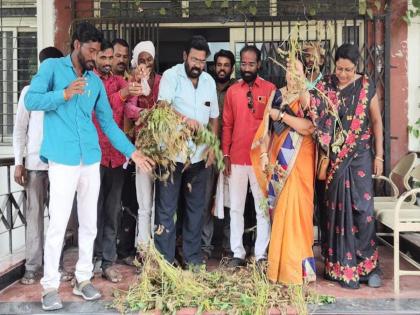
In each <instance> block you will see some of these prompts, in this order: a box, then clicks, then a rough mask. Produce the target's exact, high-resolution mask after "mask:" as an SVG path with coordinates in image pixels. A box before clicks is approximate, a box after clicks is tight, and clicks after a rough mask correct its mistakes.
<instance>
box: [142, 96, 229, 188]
mask: <svg viewBox="0 0 420 315" xmlns="http://www.w3.org/2000/svg"><path fill="white" fill-rule="evenodd" d="M136 126H140V127H141V129H140V132H139V133H138V135H137V138H136V147H137V148H140V149H141V150H142V152H143V153H144V154H145V155H147V156H149V157H150V158H151V159H153V161H155V163H156V164H157V165H158V166H159V167H156V168H155V170H154V176H155V178H157V179H159V180H162V181H167V180H170V179H171V175H172V173H173V172H174V170H175V166H176V159H177V157H178V156H185V157H186V158H187V163H186V165H187V166H188V164H189V163H190V162H189V161H190V158H191V156H192V155H193V154H194V153H195V151H193V150H191V148H190V147H189V146H188V144H189V142H191V141H192V142H194V143H195V144H196V145H200V144H203V145H206V146H207V147H208V149H207V150H206V152H205V156H204V158H207V155H208V154H209V152H210V151H213V153H214V155H215V158H216V165H217V167H218V168H219V169H223V154H222V153H221V150H220V143H219V139H218V138H217V136H216V135H215V134H214V133H213V132H212V131H211V130H210V129H209V127H208V126H201V127H200V128H199V129H198V130H196V131H193V130H191V129H190V128H189V127H188V125H187V124H186V123H185V121H184V120H183V119H182V118H181V116H180V115H179V114H177V113H176V112H175V111H174V109H173V108H172V106H171V105H170V104H169V103H168V102H166V101H159V102H157V103H156V104H155V106H154V107H153V108H151V109H150V110H143V111H142V112H141V114H140V118H139V119H138V121H137V122H136Z"/></svg>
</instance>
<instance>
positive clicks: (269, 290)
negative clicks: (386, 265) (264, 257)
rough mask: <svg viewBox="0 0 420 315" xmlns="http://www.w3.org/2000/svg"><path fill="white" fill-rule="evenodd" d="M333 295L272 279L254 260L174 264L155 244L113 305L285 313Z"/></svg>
mask: <svg viewBox="0 0 420 315" xmlns="http://www.w3.org/2000/svg"><path fill="white" fill-rule="evenodd" d="M333 301H334V300H333V298H331V297H328V298H326V297H323V296H320V295H318V294H317V293H315V292H314V291H313V290H312V289H310V288H309V287H308V286H307V285H303V286H294V287H293V288H292V287H290V288H288V287H286V286H282V285H279V284H273V283H271V282H270V281H269V280H268V278H267V277H266V275H265V272H263V271H262V270H261V268H260V267H258V266H257V265H256V264H255V261H253V262H251V263H250V264H249V265H248V267H247V268H241V269H239V270H236V271H235V272H232V270H229V269H225V268H224V267H223V266H221V267H220V268H219V269H217V270H215V271H211V272H207V271H206V270H205V269H204V268H202V269H200V270H195V272H192V271H188V270H186V271H185V270H182V269H180V268H176V267H174V266H173V265H171V264H169V263H168V262H167V261H166V260H165V259H164V258H163V256H162V255H161V254H160V253H159V252H158V251H157V250H156V248H154V247H153V245H151V246H150V247H149V249H148V251H147V253H146V256H145V260H144V263H143V265H142V270H141V274H140V275H139V276H138V279H137V282H136V283H134V284H133V285H131V286H130V288H129V289H128V290H127V291H122V290H119V291H115V299H114V302H113V305H112V306H113V307H115V308H116V309H117V310H118V311H119V312H121V313H126V312H136V311H141V312H142V314H143V313H145V312H149V311H154V310H159V311H160V313H161V314H176V312H177V311H178V310H180V309H182V308H184V307H195V308H197V311H196V314H202V313H203V312H210V313H212V312H215V313H218V312H219V313H220V312H222V313H224V314H229V315H230V314H238V315H239V314H240V315H248V314H249V315H254V314H256V315H263V314H267V310H269V309H272V308H275V309H278V310H280V311H281V312H283V313H285V311H286V309H287V307H288V306H292V307H293V308H295V309H296V310H297V311H298V314H308V309H307V303H308V302H311V303H315V304H320V303H326V302H328V303H332V302H333ZM283 313H282V314H283Z"/></svg>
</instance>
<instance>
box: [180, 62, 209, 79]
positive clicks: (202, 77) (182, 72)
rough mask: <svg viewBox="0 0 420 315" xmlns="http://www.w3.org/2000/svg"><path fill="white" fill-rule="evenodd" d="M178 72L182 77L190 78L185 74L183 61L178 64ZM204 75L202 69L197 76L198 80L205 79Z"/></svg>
mask: <svg viewBox="0 0 420 315" xmlns="http://www.w3.org/2000/svg"><path fill="white" fill-rule="evenodd" d="M178 73H179V74H180V75H181V76H183V77H184V78H186V79H188V80H190V78H189V77H188V76H187V72H186V71H185V62H184V63H180V64H179V65H178ZM205 79H206V76H205V75H204V71H202V72H201V74H200V76H199V77H198V80H199V81H200V80H205Z"/></svg>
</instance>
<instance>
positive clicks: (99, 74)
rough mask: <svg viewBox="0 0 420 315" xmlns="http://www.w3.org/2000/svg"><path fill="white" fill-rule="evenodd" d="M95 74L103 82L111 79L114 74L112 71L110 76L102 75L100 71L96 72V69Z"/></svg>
mask: <svg viewBox="0 0 420 315" xmlns="http://www.w3.org/2000/svg"><path fill="white" fill-rule="evenodd" d="M93 72H94V73H95V74H96V75H97V76H98V77H99V78H100V79H101V80H107V79H109V78H110V77H111V76H112V75H113V73H112V71H111V72H110V73H109V74H102V73H100V72H99V71H98V70H96V68H95V69H93Z"/></svg>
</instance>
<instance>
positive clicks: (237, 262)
mask: <svg viewBox="0 0 420 315" xmlns="http://www.w3.org/2000/svg"><path fill="white" fill-rule="evenodd" d="M245 266H246V261H245V259H242V258H237V257H233V258H232V259H231V260H230V261H229V262H228V264H227V267H228V268H239V267H245Z"/></svg>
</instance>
